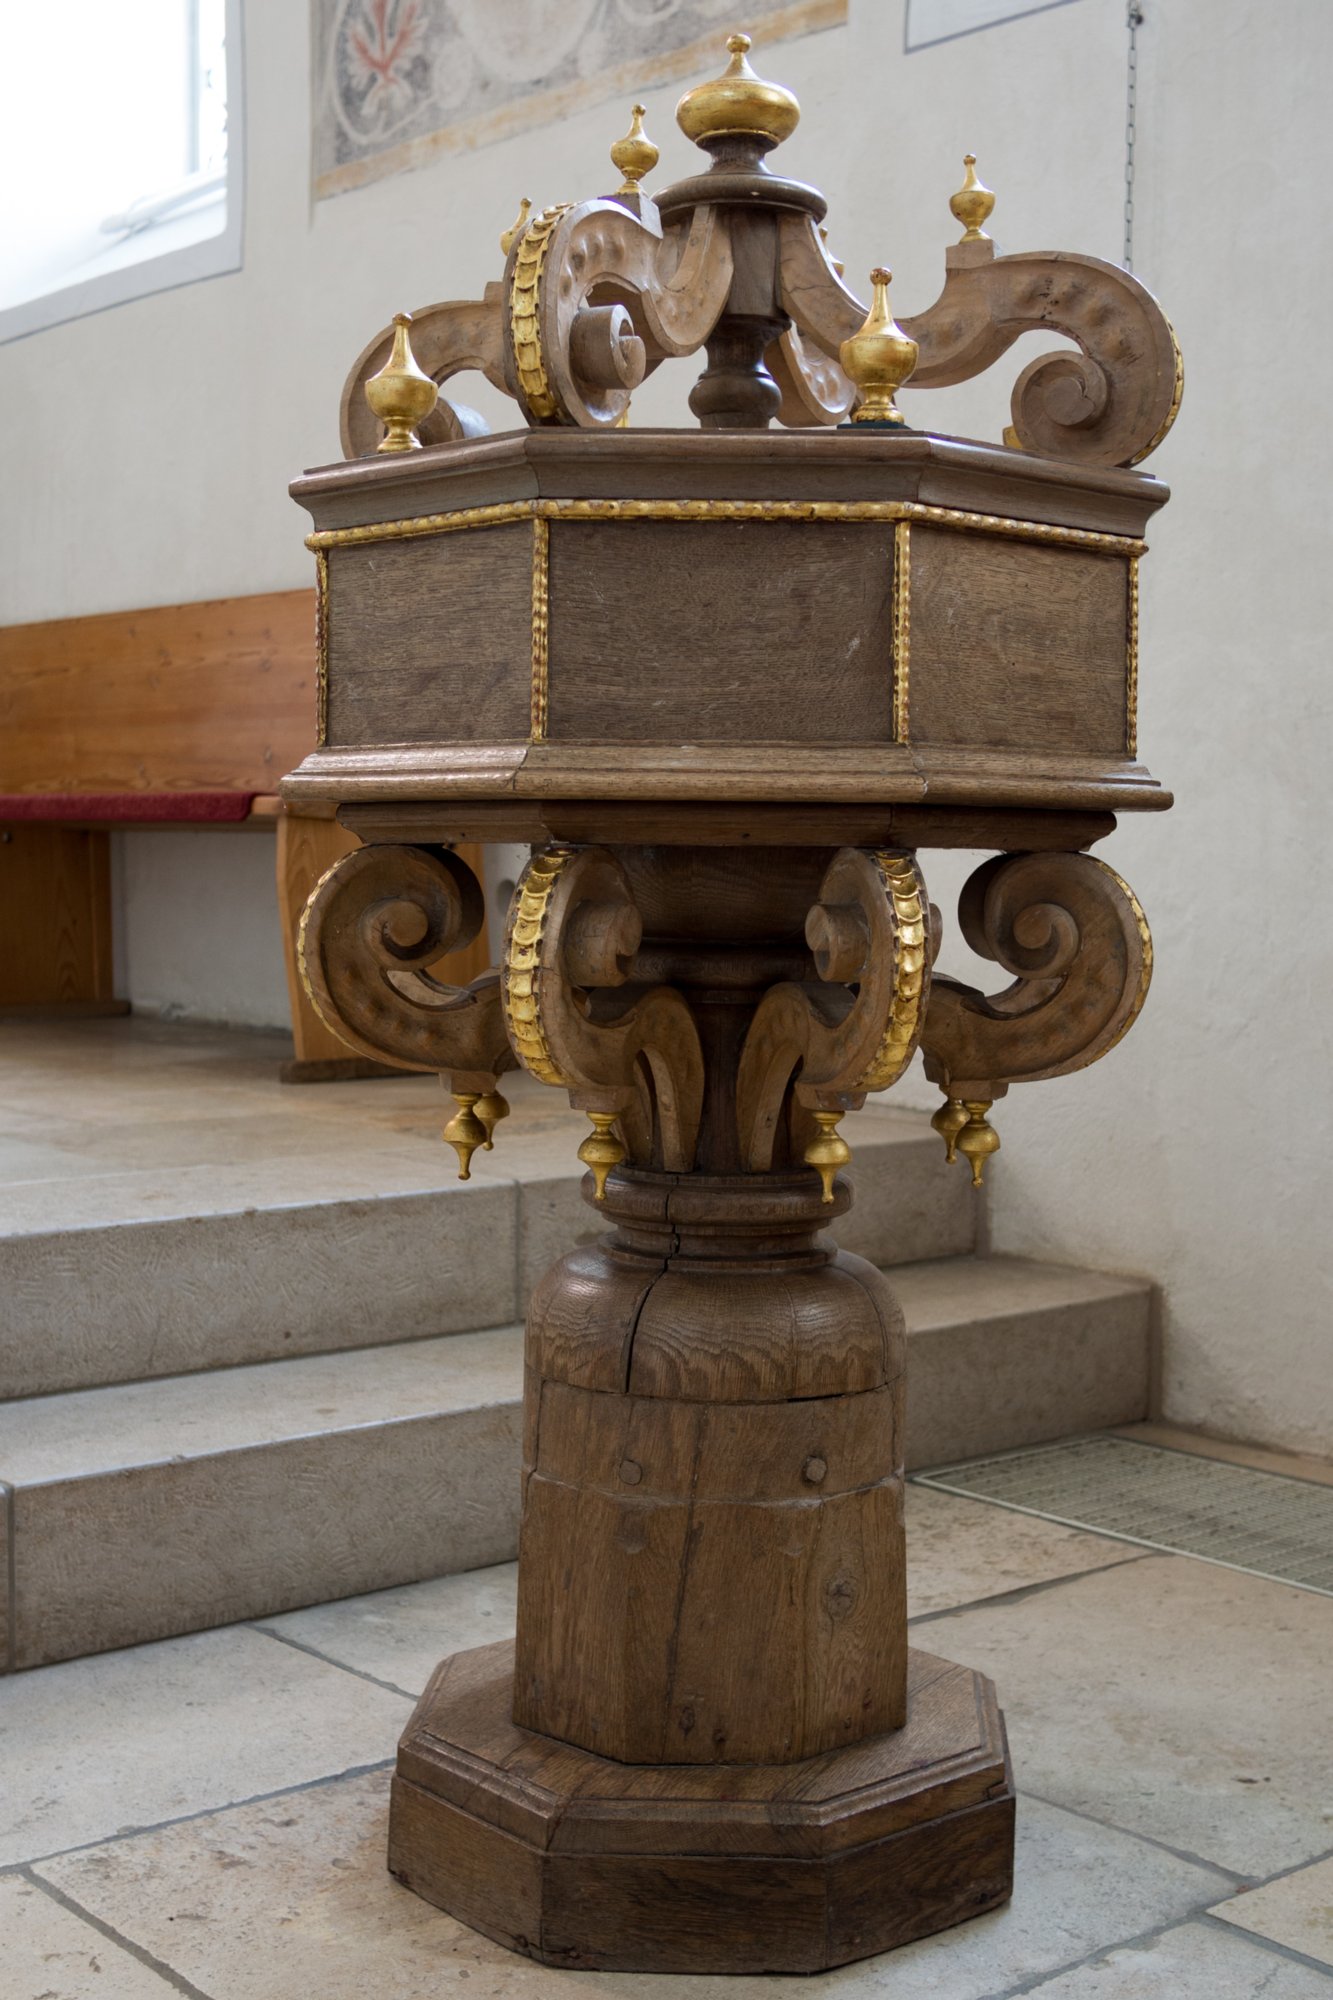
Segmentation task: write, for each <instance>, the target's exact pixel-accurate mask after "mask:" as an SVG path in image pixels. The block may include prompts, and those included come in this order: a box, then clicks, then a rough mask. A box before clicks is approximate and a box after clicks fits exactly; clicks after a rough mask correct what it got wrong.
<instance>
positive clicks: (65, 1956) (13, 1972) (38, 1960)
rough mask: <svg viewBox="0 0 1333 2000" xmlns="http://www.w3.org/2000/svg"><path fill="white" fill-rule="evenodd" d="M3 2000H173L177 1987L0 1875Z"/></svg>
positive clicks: (51, 1902) (16, 1880)
mask: <svg viewBox="0 0 1333 2000" xmlns="http://www.w3.org/2000/svg"><path fill="white" fill-rule="evenodd" d="M0 1993H3V1994H4V1995H5V1996H6V2000H179V1995H180V1988H179V1987H178V1986H177V1985H176V1983H175V1982H174V1980H173V1981H167V1980H165V1979H163V1978H162V1977H161V1976H160V1975H159V1974H158V1973H156V1972H153V1971H152V1970H151V1969H150V1968H149V1967H148V1966H146V1965H145V1964H143V1962H142V1960H140V1959H137V1958H135V1957H134V1956H133V1955H132V1954H131V1953H130V1952H128V1951H122V1950H121V1948H120V1946H119V1945H115V1944H112V1943H111V1941H110V1939H109V1938H105V1937H103V1935H102V1933H101V1932H100V1931H98V1930H94V1929H93V1926H92V1925H91V1924H86V1923H84V1921H83V1920H82V1918H81V1917H77V1916H75V1915H74V1913H73V1911H71V1910H67V1909H66V1908H65V1907H64V1905H63V1904H61V1903H58V1902H57V1901H56V1899H55V1897H54V1896H51V1895H48V1894H47V1892H46V1890H45V1889H40V1888H38V1887H37V1886H36V1884H35V1883H32V1882H28V1881H25V1880H24V1878H23V1877H22V1876H21V1875H8V1876H0Z"/></svg>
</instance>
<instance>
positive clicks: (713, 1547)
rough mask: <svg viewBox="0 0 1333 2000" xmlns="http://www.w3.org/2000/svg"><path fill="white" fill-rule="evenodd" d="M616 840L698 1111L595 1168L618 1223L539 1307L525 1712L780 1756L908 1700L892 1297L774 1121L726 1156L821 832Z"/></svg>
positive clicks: (744, 1760) (529, 1442)
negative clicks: (778, 841)
mask: <svg viewBox="0 0 1333 2000" xmlns="http://www.w3.org/2000/svg"><path fill="white" fill-rule="evenodd" d="M620 859H621V862H622V865H623V867H624V869H625V876H626V880H627V884H628V885H630V886H631V887H633V886H634V885H635V884H636V883H637V884H639V885H641V886H640V893H641V895H642V896H643V900H644V901H645V903H648V902H651V909H650V921H652V922H654V924H656V925H658V926H661V927H662V930H663V932H664V933H665V935H664V937H663V939H662V941H660V942H659V941H658V940H657V939H655V938H645V941H644V945H643V946H642V947H641V948H640V951H639V953H638V954H637V955H636V956H637V960H638V961H639V963H640V964H642V965H646V966H648V967H650V968H651V969H652V970H653V971H664V972H669V973H670V974H671V976H672V978H673V983H674V985H675V987H676V989H677V990H678V991H679V992H680V994H681V995H682V997H683V998H684V999H685V1000H686V1002H687V1003H688V1005H689V1007H690V1009H691V1013H692V1015H693V1019H694V1021H695V1023H696V1024H697V1026H698V1031H699V1042H700V1048H701V1052H702V1055H703V1098H702V1106H703V1110H702V1117H701V1122H700V1130H699V1139H698V1146H697V1152H696V1159H695V1165H694V1167H693V1169H692V1170H691V1171H690V1172H689V1173H684V1174H682V1173H675V1174H673V1173H668V1172H665V1171H662V1170H661V1169H660V1167H654V1166H652V1165H649V1164H648V1163H646V1162H645V1164H644V1165H642V1166H639V1165H635V1166H633V1167H629V1166H625V1167H621V1168H619V1169H618V1170H616V1171H615V1172H613V1173H612V1175H611V1177H610V1179H609V1180H608V1182H607V1185H606V1190H605V1196H604V1199H603V1200H602V1202H601V1203H600V1204H598V1203H597V1202H596V1201H595V1200H594V1206H595V1207H598V1206H599V1207H600V1208H601V1210H602V1212H603V1214H604V1215H605V1217H606V1220H607V1221H608V1222H609V1223H610V1224H611V1228H610V1230H609V1232H608V1233H607V1234H606V1235H605V1236H604V1237H603V1238H602V1239H601V1240H600V1241H599V1242H598V1243H596V1244H593V1245H591V1246H589V1247H587V1248H582V1249H578V1250H574V1251H571V1252H570V1254H569V1255H568V1256H566V1257H564V1258H562V1259H561V1261H560V1262H559V1263H557V1264H556V1265H555V1266H553V1268H552V1269H551V1270H550V1272H548V1274H547V1276H546V1277H545V1279H544V1280H543V1281H542V1283H541V1284H540V1285H539V1287H538V1289H537V1292H536V1294H535V1296H534V1298H533V1301H532V1304H531V1307H530V1310H529V1314H528V1330H527V1365H526V1392H525V1393H526V1424H525V1440H526V1441H525V1452H524V1503H523V1538H522V1548H521V1560H520V1576H521V1585H520V1598H519V1619H518V1642H517V1653H516V1674H515V1683H514V1720H515V1721H516V1722H517V1723H519V1724H520V1725H522V1726H523V1727H524V1728H527V1729H532V1730H540V1731H543V1732H544V1733H546V1734H547V1735H550V1736H554V1737H559V1738H562V1739H564V1740H566V1741H568V1742H571V1743H576V1744H578V1745H579V1746H580V1747H581V1748H582V1749H584V1750H588V1751H594V1752H597V1753H598V1754H600V1755H602V1756H606V1757H615V1758H618V1759H620V1760H621V1761H622V1762H625V1763H630V1764H660V1763H681V1764H738V1763H739V1764H752V1763H765V1764H778V1763H785V1762H788V1761H795V1760H797V1759H800V1758H805V1757H811V1756H814V1755H816V1754H817V1753H819V1752H822V1751H826V1750H834V1749H838V1748H841V1747H843V1746H846V1745H847V1744H852V1743H857V1742H860V1741H861V1739H862V1738H864V1737H865V1736H867V1735H873V1734H875V1733H877V1732H880V1731H883V1730H887V1729H897V1728H899V1727H901V1725H902V1723H903V1721H904V1720H905V1716H906V1640H905V1631H906V1627H905V1617H906V1612H905V1587H904V1549H903V1525H902V1515H903V1442H902V1418H903V1388H904V1368H905V1355H904V1334H903V1322H902V1314H901V1312H900V1310H899V1308H898V1305H897V1302H896V1301H895V1299H894V1297H893V1294H892V1292H891V1290H890V1288H889V1285H888V1283H887V1281H886V1280H885V1279H884V1278H883V1277H882V1276H881V1274H880V1273H879V1272H878V1271H876V1270H875V1269H874V1268H873V1266H871V1265H869V1264H867V1263H865V1262H864V1260H863V1259H861V1258H859V1257H853V1256H849V1255H848V1254H847V1253H846V1252H842V1251H839V1250H837V1249H836V1248H835V1247H834V1245H833V1243H832V1242H831V1240H830V1239H829V1238H828V1237H827V1236H826V1235H825V1234H824V1233H823V1231H824V1229H825V1227H826V1225H827V1223H828V1222H829V1221H830V1220H831V1219H832V1218H833V1216H835V1215H837V1214H842V1213H843V1212H845V1210H846V1209H847V1207H848V1206H849V1205H850V1193H849V1190H848V1189H847V1187H846V1185H845V1184H844V1185H842V1186H840V1187H839V1188H838V1189H837V1191H836V1193H835V1197H834V1199H833V1201H832V1202H825V1201H824V1200H823V1199H822V1191H821V1188H820V1186H819V1183H818V1182H817V1181H815V1180H814V1179H813V1178H812V1176H811V1175H810V1173H809V1171H808V1170H806V1169H803V1168H802V1165H801V1161H800V1158H799V1156H798V1157H796V1158H793V1157H792V1156H791V1149H790V1147H789V1146H788V1147H786V1148H784V1153H783V1156H782V1157H780V1158H779V1160H778V1162H777V1170H776V1171H770V1172H767V1173H758V1174H754V1173H744V1172H741V1171H739V1169H740V1167H741V1164H742V1161H741V1135H740V1133H739V1131H738V1124H737V1093H736V1084H737V1073H738V1067H739V1059H740V1051H741V1047H742V1046H743V1043H744V1040H745V1037H746V1034H747V1032H748V1030H749V1028H750V1026H751V1024H752V1021H753V1017H754V1013H755V1009H756V1007H757V1006H758V1005H759V1003H760V1001H761V1000H762V999H763V996H764V993H765V991H766V990H767V987H768V985H769V983H770V981H771V979H772V975H773V972H774V970H775V969H780V968H781V967H782V966H783V965H793V964H794V965H798V966H799V965H801V964H802V962H803V959H804V956H805V954H804V951H803V930H804V924H805V919H806V916H807V914H808V910H809V906H810V903H811V900H812V897H813V895H814V893H815V891H816V889H817V884H818V880H819V876H820V874H821V873H822V872H823V869H824V867H825V866H826V865H827V863H828V861H829V860H831V859H832V857H831V856H830V855H821V854H820V853H819V851H818V850H813V851H811V850H796V851H794V852H793V851H789V850H782V849H779V850H770V851H768V852H767V853H761V854H755V853H753V852H749V853H747V852H746V851H744V850H733V849H721V850H718V851H715V852H712V853H709V852H708V851H707V850H705V851H703V852H700V851H699V850H695V849H688V848H685V849H676V850H668V851H665V852H663V851H658V852H656V853H653V852H649V853H647V854H643V853H641V852H636V851H633V850H631V851H629V852H622V855H621V857H620ZM710 920H711V921H710ZM710 928H711V929H712V930H713V931H714V932H715V933H717V934H718V936H719V938H731V939H733V940H735V941H734V942H732V943H723V942H720V941H718V942H714V941H713V940H711V939H709V938H708V937H707V931H708V930H709V929H710ZM691 931H693V932H694V933H695V934H696V935H695V938H694V939H691V938H690V933H691ZM701 931H702V932H704V933H705V937H704V938H703V939H699V938H698V933H699V932H701ZM638 969H639V966H638V965H631V967H630V979H631V980H632V979H633V978H634V975H635V972H636V971H637V970H638Z"/></svg>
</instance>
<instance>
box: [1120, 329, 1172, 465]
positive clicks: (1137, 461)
mask: <svg viewBox="0 0 1333 2000" xmlns="http://www.w3.org/2000/svg"><path fill="white" fill-rule="evenodd" d="M1158 311H1159V312H1161V307H1160V306H1159V307H1158ZM1162 317H1163V319H1166V315H1165V313H1163V314H1162ZM1166 330H1167V332H1168V333H1169V334H1170V336H1171V354H1172V358H1173V360H1174V363H1175V371H1176V372H1175V380H1174V381H1173V382H1172V384H1171V404H1170V407H1169V409H1168V410H1167V413H1166V415H1165V416H1164V417H1163V418H1162V421H1161V423H1160V424H1159V425H1158V427H1157V429H1156V430H1155V431H1154V432H1153V434H1152V436H1151V437H1150V438H1149V439H1148V442H1147V444H1145V445H1144V447H1143V450H1142V451H1136V452H1135V454H1134V456H1133V458H1131V459H1130V461H1129V463H1130V465H1142V463H1143V461H1144V459H1145V458H1147V457H1148V456H1149V454H1150V453H1152V452H1154V451H1156V449H1157V447H1158V445H1159V444H1160V443H1161V442H1162V439H1163V438H1164V437H1165V436H1166V434H1167V432H1168V431H1169V430H1170V428H1171V426H1172V424H1173V423H1174V422H1175V421H1176V418H1177V417H1178V416H1179V415H1180V404H1181V399H1182V398H1183V396H1184V394H1185V357H1184V355H1183V354H1182V353H1181V351H1180V342H1179V341H1178V340H1177V339H1176V329H1175V328H1174V327H1173V326H1172V324H1171V322H1170V320H1169V319H1168V320H1166Z"/></svg>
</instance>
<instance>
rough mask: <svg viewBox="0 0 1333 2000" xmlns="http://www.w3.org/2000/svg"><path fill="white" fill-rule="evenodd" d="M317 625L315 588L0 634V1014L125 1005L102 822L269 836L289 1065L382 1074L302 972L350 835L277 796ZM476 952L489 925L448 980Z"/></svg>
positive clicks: (308, 703) (304, 746) (468, 968)
mask: <svg viewBox="0 0 1333 2000" xmlns="http://www.w3.org/2000/svg"><path fill="white" fill-rule="evenodd" d="M314 630H315V614H314V593H313V592H312V591H309V590H288V591H278V592H275V593H270V594H267V595H263V596H256V597H241V598H223V599H217V600H214V601H211V602H207V603H202V604H179V605H168V606H164V607H161V608H158V609H153V610H144V611H128V612H110V613H106V614H104V615H101V616H98V617H92V618H71V619H56V620H52V621H50V622H46V623H42V624H35V625H11V626H8V627H3V628H0V926H2V927H3V949H2V950H0V1016H4V1015H9V1016H13V1015H16V1014H32V1013H40V1014H44V1015H57V1014H64V1015H67V1016H69V1015H78V1014H114V1013H127V1012H128V1011H129V1002H128V1001H127V1000H124V999H123V998H119V997H117V995H116V993H115V987H114V974H113V956H112V933H111V867H110V842H111V833H112V831H113V830H115V829H118V828H120V829H128V828H136V829H141V828H145V827H154V828H181V827H205V826H206V827H226V828H230V829H232V830H234V831H236V832H238V833H240V832H246V831H248V832H249V833H251V834H252V835H253V834H254V833H256V832H259V833H269V832H272V833H275V834H276V842H277V854H276V873H277V900H278V909H279V914H280V917H281V921H282V927H283V941H284V949H285V953H286V969H287V986H288V993H289V996H290V1006H291V1023H292V1037H293V1042H294V1059H293V1060H292V1061H291V1062H290V1063H287V1064H285V1065H284V1066H283V1075H284V1077H285V1078H286V1080H288V1081H291V1082H314V1081H320V1080H323V1079H326V1078H333V1077H348V1076H365V1075H368V1074H377V1073H379V1071H380V1065H378V1064H374V1063H370V1062H367V1061H365V1060H364V1059H362V1058H361V1057H359V1056H353V1055H352V1053H351V1051H350V1050H349V1049H348V1048H347V1046H346V1044H345V1043H344V1042H341V1041H340V1040H339V1039H338V1038H337V1036H335V1035H334V1034H333V1033H332V1032H331V1031H330V1030H329V1029H328V1028H326V1027H325V1026H324V1023H323V1022H322V1021H321V1020H320V1018H319V1016H318V1015H317V1014H316V1013H315V1011H314V1009H313V1008H312V1006H311V1005H310V1002H309V1000H308V999H307V998H306V995H305V992H304V990H303V988H302V985H301V980H300V976H299V973H298V970H297V965H296V949H295V947H296V927H297V924H298V922H299V920H300V915H301V910H302V908H303V907H304V904H305V900H306V897H307V896H308V895H309V893H310V890H311V888H312V887H313V886H314V884H315V882H316V881H317V880H318V879H319V877H320V875H321V874H322V873H323V872H324V870H325V869H326V868H328V867H330V866H331V865H332V863H333V862H334V861H336V860H337V859H338V858H339V856H340V855H342V854H345V853H347V852H348V851H349V849H351V848H353V847H355V846H357V845H358V842H357V840H356V839H355V837H354V836H353V835H351V834H349V833H346V832H345V831H344V830H343V828H342V827H340V826H339V825H338V824H337V823H336V821H335V820H333V819H332V818H331V817H316V816H313V815H312V814H310V813H309V812H307V811H302V812H301V813H299V814H297V813H293V812H291V811H289V810H288V809H287V808H286V807H284V806H283V804H282V803H281V801H280V800H279V799H278V797H277V786H278V782H279V780H280V779H281V778H282V777H283V776H284V775H285V773H286V772H288V771H290V770H292V769H293V768H294V767H295V766H296V765H297V764H299V763H300V761H301V759H302V758H303V757H304V756H305V755H306V753H307V752H308V751H309V750H311V749H312V748H313V746H314V737H315V726H314V725H315V643H314ZM473 865H475V863H474V864H473ZM487 960H488V947H487V939H486V936H485V933H484V931H483V933H482V935H481V936H480V937H479V938H478V939H476V940H475V941H474V943H473V944H472V945H470V946H469V947H468V948H467V950H466V951H464V952H459V953H455V954H454V955H453V957H452V958H451V959H450V960H449V961H448V962H447V964H446V965H442V967H441V972H442V976H444V977H447V978H448V979H449V980H450V981H451V982H452V983H459V982H460V981H464V980H467V979H471V978H474V977H475V976H476V974H477V973H478V972H479V971H482V970H484V968H485V966H486V963H487Z"/></svg>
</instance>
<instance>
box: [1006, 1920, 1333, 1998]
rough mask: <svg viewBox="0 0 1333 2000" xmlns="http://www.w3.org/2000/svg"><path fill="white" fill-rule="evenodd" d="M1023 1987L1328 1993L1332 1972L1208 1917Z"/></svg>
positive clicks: (1240, 1994)
mask: <svg viewBox="0 0 1333 2000" xmlns="http://www.w3.org/2000/svg"><path fill="white" fill-rule="evenodd" d="M1023 1990H1024V1992H1025V1993H1027V1994H1030V1995H1031V1996H1032V2000H1333V1979H1326V1978H1325V1977H1324V1975H1323V1974H1322V1973H1320V1972H1316V1971H1315V1970H1314V1968H1313V1967H1312V1966H1305V1965H1296V1964H1294V1963H1293V1962H1292V1960H1290V1959H1286V1958H1279V1957H1278V1956H1276V1954H1275V1953H1273V1952H1271V1951H1263V1950H1261V1949H1259V1947H1258V1946H1256V1945H1251V1944H1246V1943H1244V1942H1243V1940H1242V1939H1240V1938H1234V1937H1228V1936H1227V1935H1226V1933H1225V1932H1222V1931H1216V1930H1214V1929H1213V1928H1212V1927H1211V1926H1210V1925H1208V1924H1181V1925H1180V1926H1179V1927H1178V1928H1177V1929H1175V1930H1169V1931H1167V1932H1165V1933H1164V1934H1163V1935H1162V1936H1161V1937H1157V1938H1153V1939H1151V1940H1150V1941H1149V1942H1147V1943H1145V1944H1133V1945H1122V1946H1121V1947H1120V1949H1119V1950H1117V1951H1106V1952H1100V1953H1098V1955H1097V1957H1096V1958H1094V1959H1092V1960H1091V1961H1090V1962H1089V1963H1088V1964H1087V1965H1080V1966H1076V1967H1074V1969H1073V1970H1072V1971H1070V1972H1062V1973H1059V1974H1057V1976H1056V1977H1055V1978H1054V1979H1044V1980H1043V1981H1042V1982H1041V1984H1040V1985H1038V1986H1027V1987H1024V1989H1023Z"/></svg>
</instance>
